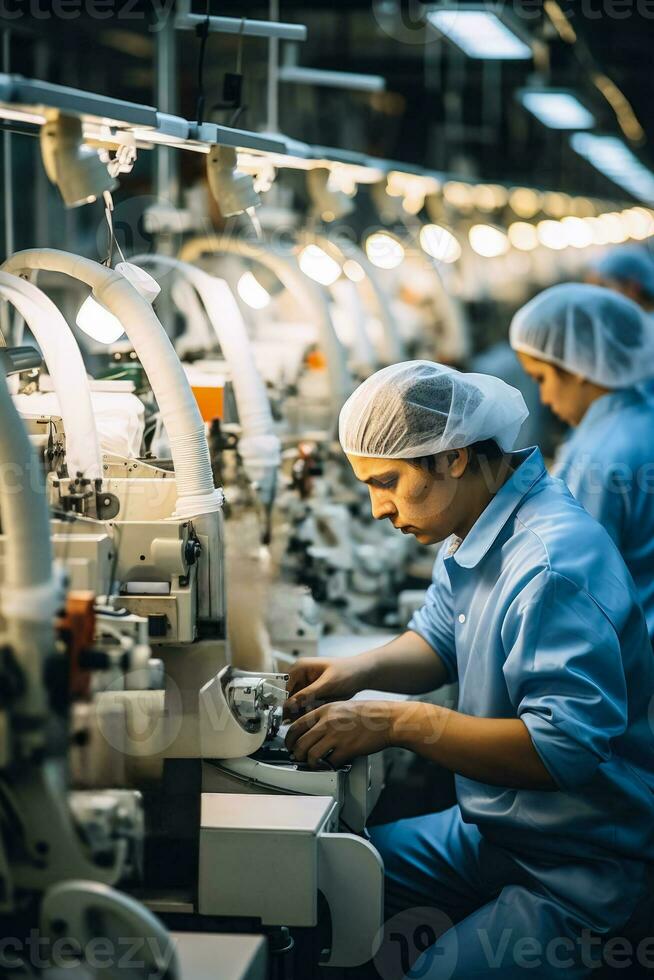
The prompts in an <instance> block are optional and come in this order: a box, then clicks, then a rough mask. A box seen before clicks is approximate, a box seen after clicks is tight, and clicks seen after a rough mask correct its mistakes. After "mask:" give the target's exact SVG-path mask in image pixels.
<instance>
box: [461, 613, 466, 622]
mask: <svg viewBox="0 0 654 980" xmlns="http://www.w3.org/2000/svg"><path fill="white" fill-rule="evenodd" d="M465 621H466V617H465V613H459V622H460V623H465Z"/></svg>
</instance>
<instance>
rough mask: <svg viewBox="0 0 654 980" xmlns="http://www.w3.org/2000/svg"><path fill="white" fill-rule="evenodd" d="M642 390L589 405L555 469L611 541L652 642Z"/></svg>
mask: <svg viewBox="0 0 654 980" xmlns="http://www.w3.org/2000/svg"><path fill="white" fill-rule="evenodd" d="M650 389H651V385H650V387H649V388H648V387H647V386H645V385H642V386H640V387H639V388H627V389H622V390H619V391H612V392H610V393H609V394H607V395H603V396H602V397H601V398H598V399H597V401H594V402H593V404H592V405H591V406H590V408H589V409H588V411H587V412H586V414H585V415H584V417H583V419H582V420H581V422H580V423H579V425H578V426H577V428H576V429H575V430H574V431H573V432H572V433H571V435H570V438H569V439H568V440H567V442H566V443H565V444H564V445H563V446H562V448H561V451H560V454H559V457H558V458H557V460H556V464H555V466H554V470H553V472H554V474H555V476H558V477H560V479H562V480H564V481H565V483H567V485H568V487H569V488H570V490H571V491H572V493H573V494H574V496H575V497H576V498H577V500H578V501H579V502H580V503H582V504H583V505H584V507H585V508H586V510H587V511H588V513H589V514H592V515H593V517H594V518H595V519H596V520H598V521H599V522H600V524H602V525H603V526H604V527H605V528H606V530H607V531H608V532H609V534H610V535H611V537H612V538H613V540H614V541H615V543H616V545H617V546H618V549H619V550H620V553H621V554H622V557H623V558H624V560H625V563H626V565H627V568H628V569H629V571H630V572H631V575H632V578H633V580H634V582H635V584H636V591H637V593H638V597H639V599H640V603H641V605H642V607H643V609H644V610H645V618H646V619H647V627H648V630H649V635H650V639H651V640H652V641H653V642H654V397H653V393H652V391H651V390H650Z"/></svg>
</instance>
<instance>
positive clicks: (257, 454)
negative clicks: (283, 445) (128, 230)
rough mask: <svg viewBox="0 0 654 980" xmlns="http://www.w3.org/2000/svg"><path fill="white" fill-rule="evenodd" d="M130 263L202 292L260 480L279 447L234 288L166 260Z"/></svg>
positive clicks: (242, 444) (253, 475) (275, 462)
mask: <svg viewBox="0 0 654 980" xmlns="http://www.w3.org/2000/svg"><path fill="white" fill-rule="evenodd" d="M130 261H131V262H134V263H135V264H136V265H139V266H146V265H154V266H163V267H165V268H171V269H174V270H175V271H176V272H178V273H179V274H180V275H181V276H183V277H184V278H185V279H186V280H187V281H188V282H189V283H191V284H192V286H193V287H194V289H195V290H196V291H197V293H198V295H199V297H200V299H201V300H202V303H203V305H204V308H205V310H206V313H207V316H208V318H209V321H210V323H211V326H212V327H213V329H214V332H215V335H216V338H217V340H218V343H219V344H220V348H221V350H222V352H223V354H224V355H225V359H226V361H227V363H228V364H229V366H230V369H231V379H232V385H233V387H234V396H235V398H236V405H237V408H238V414H239V419H240V422H241V427H242V436H241V438H240V440H239V452H240V454H241V457H242V459H243V463H244V465H245V468H246V471H247V472H248V475H249V477H250V479H252V480H260V479H261V477H262V475H263V472H262V471H264V470H266V469H268V468H277V467H279V464H280V461H281V453H280V442H279V439H278V438H277V436H276V435H275V432H274V428H273V419H272V414H271V411H270V402H269V400H268V395H267V394H266V389H265V386H264V384H263V381H262V380H261V375H260V374H259V371H258V369H257V366H256V363H255V360H254V354H253V352H252V345H251V343H250V339H249V337H248V334H247V330H246V328H245V323H244V322H243V317H242V316H241V311H240V310H239V308H238V305H237V303H236V300H235V299H234V296H233V294H232V291H231V289H230V288H229V286H228V285H227V283H226V282H224V281H223V280H222V279H218V278H216V277H215V276H211V275H209V273H207V272H204V271H203V270H202V269H198V268H197V266H194V265H190V264H189V263H188V262H182V261H180V260H179V259H174V258H171V257H170V256H167V255H136V256H132V257H131V259H130Z"/></svg>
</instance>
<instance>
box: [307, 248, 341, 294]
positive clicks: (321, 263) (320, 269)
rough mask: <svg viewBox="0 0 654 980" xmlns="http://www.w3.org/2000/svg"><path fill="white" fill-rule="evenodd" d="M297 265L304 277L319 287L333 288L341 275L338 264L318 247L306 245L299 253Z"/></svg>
mask: <svg viewBox="0 0 654 980" xmlns="http://www.w3.org/2000/svg"><path fill="white" fill-rule="evenodd" d="M298 264H299V266H300V269H301V270H302V272H303V273H304V274H305V276H308V277H309V279H313V281H314V282H318V283H320V285H321V286H333V284H334V283H335V282H336V280H337V279H338V278H339V277H340V274H341V267H340V265H339V264H338V262H337V261H336V260H335V259H333V258H332V257H331V255H328V254H327V252H325V250H324V249H323V248H320V246H319V245H306V246H305V247H304V248H303V249H302V251H301V252H300V255H299V258H298Z"/></svg>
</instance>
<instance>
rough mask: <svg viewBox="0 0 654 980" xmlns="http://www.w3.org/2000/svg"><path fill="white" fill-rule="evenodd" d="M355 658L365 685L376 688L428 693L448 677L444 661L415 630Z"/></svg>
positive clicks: (400, 691) (408, 692)
mask: <svg viewBox="0 0 654 980" xmlns="http://www.w3.org/2000/svg"><path fill="white" fill-rule="evenodd" d="M352 660H353V662H355V666H356V669H357V671H358V672H359V674H360V676H361V678H362V679H363V684H364V686H365V687H369V688H374V690H376V691H393V692H395V693H397V694H424V693H425V692H426V691H433V690H435V689H436V688H437V687H440V686H441V685H442V684H444V683H445V682H446V680H447V673H446V670H445V666H444V664H443V661H442V660H441V659H440V657H439V656H438V655H437V654H436V653H435V652H434V651H433V650H432V648H431V647H430V646H429V644H428V643H427V642H426V641H425V640H423V638H422V637H421V636H419V635H418V634H417V633H413V632H412V631H411V630H408V631H407V632H406V633H402V635H401V636H397V637H396V638H395V639H394V640H391V642H390V643H386V644H385V645H384V646H382V647H375V649H374V650H368V651H366V653H362V654H359V655H358V656H357V657H353V658H352Z"/></svg>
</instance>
